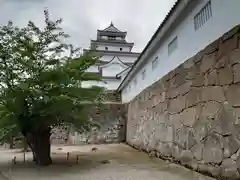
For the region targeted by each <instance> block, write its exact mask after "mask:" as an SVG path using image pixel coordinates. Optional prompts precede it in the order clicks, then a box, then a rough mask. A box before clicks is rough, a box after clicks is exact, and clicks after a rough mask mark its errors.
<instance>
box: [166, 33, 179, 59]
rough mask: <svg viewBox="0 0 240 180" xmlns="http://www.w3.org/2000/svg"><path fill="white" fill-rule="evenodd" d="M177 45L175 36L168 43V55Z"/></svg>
mask: <svg viewBox="0 0 240 180" xmlns="http://www.w3.org/2000/svg"><path fill="white" fill-rule="evenodd" d="M177 47H178V37H177V36H176V37H175V38H174V39H173V40H172V41H171V42H170V43H169V44H168V55H170V54H172V53H173V51H175V50H176V49H177Z"/></svg>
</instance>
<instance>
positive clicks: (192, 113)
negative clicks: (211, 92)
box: [181, 105, 201, 127]
mask: <svg viewBox="0 0 240 180" xmlns="http://www.w3.org/2000/svg"><path fill="white" fill-rule="evenodd" d="M200 113H201V106H199V105H198V106H194V107H191V108H187V109H185V110H184V111H183V112H182V118H181V121H182V124H183V125H185V126H189V127H192V126H193V125H194V123H195V122H196V121H197V120H198V118H199V116H200Z"/></svg>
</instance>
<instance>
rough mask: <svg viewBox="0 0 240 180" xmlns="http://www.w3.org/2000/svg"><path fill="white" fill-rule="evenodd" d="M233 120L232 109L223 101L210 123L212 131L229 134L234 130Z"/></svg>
mask: <svg viewBox="0 0 240 180" xmlns="http://www.w3.org/2000/svg"><path fill="white" fill-rule="evenodd" d="M234 122H235V116H234V109H233V108H232V107H231V106H230V105H229V104H227V103H224V104H223V105H222V107H221V108H220V110H219V112H218V114H217V115H216V119H215V120H214V121H213V123H212V128H213V131H214V132H217V133H219V134H222V135H230V134H232V132H233V131H234Z"/></svg>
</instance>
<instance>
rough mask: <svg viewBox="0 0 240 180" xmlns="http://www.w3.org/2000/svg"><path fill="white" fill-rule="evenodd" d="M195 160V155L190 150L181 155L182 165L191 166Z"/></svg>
mask: <svg viewBox="0 0 240 180" xmlns="http://www.w3.org/2000/svg"><path fill="white" fill-rule="evenodd" d="M192 160H193V155H192V152H191V151H190V150H184V151H182V153H181V155H180V162H181V163H182V164H184V165H185V164H191V162H192Z"/></svg>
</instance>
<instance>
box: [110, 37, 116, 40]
mask: <svg viewBox="0 0 240 180" xmlns="http://www.w3.org/2000/svg"><path fill="white" fill-rule="evenodd" d="M108 40H116V36H108Z"/></svg>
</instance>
